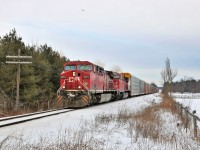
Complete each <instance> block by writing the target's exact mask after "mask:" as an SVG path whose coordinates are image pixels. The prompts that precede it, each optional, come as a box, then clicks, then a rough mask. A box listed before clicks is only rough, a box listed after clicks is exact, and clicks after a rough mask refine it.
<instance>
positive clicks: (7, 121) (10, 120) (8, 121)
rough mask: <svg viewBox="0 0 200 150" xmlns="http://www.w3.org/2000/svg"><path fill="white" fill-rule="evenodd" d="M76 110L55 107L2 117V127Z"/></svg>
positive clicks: (0, 126)
mask: <svg viewBox="0 0 200 150" xmlns="http://www.w3.org/2000/svg"><path fill="white" fill-rule="evenodd" d="M70 111H74V109H54V110H48V111H41V112H36V113H30V114H25V115H17V116H13V117H6V118H0V128H2V127H6V126H11V125H15V124H19V123H23V122H28V121H32V120H36V119H40V118H45V117H49V116H54V115H58V114H62V113H66V112H70Z"/></svg>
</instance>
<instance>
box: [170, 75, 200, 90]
mask: <svg viewBox="0 0 200 150" xmlns="http://www.w3.org/2000/svg"><path fill="white" fill-rule="evenodd" d="M173 92H180V93H184V92H190V93H200V80H195V79H193V78H184V79H181V80H180V81H177V82H174V83H173Z"/></svg>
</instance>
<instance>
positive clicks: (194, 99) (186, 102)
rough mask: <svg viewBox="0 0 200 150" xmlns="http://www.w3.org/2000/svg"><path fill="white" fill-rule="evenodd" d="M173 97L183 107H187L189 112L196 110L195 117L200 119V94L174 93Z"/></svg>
mask: <svg viewBox="0 0 200 150" xmlns="http://www.w3.org/2000/svg"><path fill="white" fill-rule="evenodd" d="M173 97H174V98H175V100H176V101H177V102H179V103H181V104H183V106H189V107H190V108H191V112H192V111H194V110H196V115H197V116H198V117H199V118H200V93H183V94H181V93H174V94H173Z"/></svg>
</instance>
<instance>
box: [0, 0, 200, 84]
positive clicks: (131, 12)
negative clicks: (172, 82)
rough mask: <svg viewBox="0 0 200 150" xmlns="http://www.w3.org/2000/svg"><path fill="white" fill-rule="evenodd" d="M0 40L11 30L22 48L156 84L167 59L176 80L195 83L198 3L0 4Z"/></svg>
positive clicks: (95, 0) (44, 0)
mask: <svg viewBox="0 0 200 150" xmlns="http://www.w3.org/2000/svg"><path fill="white" fill-rule="evenodd" d="M0 3H1V5H0V36H2V35H5V34H6V33H8V32H9V31H10V30H11V29H13V28H15V29H16V30H17V33H18V34H19V35H20V36H22V38H23V41H25V42H26V43H27V44H28V43H29V44H35V43H38V44H44V43H47V44H48V45H49V46H52V47H53V48H55V49H56V50H58V51H60V52H61V53H62V54H63V55H65V56H66V57H68V58H70V59H71V60H78V59H79V60H88V61H91V62H94V63H98V64H101V65H103V67H105V69H107V70H109V69H111V68H113V66H119V67H120V68H121V69H122V71H124V72H130V73H132V74H133V75H135V76H137V77H139V78H141V79H143V80H145V81H147V82H155V83H156V84H158V85H159V81H160V71H161V69H162V68H163V67H164V61H165V59H166V58H167V57H169V58H170V60H171V65H172V67H174V68H177V69H178V71H179V74H178V77H177V78H176V79H177V80H178V79H180V78H183V77H184V76H187V77H194V78H195V79H200V78H199V75H200V74H199V73H200V72H199V70H200V61H199V60H200V55H199V53H200V9H199V8H200V1H199V0H17V1H16V0H0Z"/></svg>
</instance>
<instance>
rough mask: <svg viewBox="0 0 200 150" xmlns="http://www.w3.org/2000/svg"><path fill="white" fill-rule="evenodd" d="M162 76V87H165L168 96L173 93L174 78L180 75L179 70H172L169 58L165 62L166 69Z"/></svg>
mask: <svg viewBox="0 0 200 150" xmlns="http://www.w3.org/2000/svg"><path fill="white" fill-rule="evenodd" d="M160 74H161V80H162V81H161V82H162V85H163V89H164V92H165V93H166V94H168V92H170V93H171V91H172V83H173V80H174V78H175V77H176V76H177V74H178V70H177V69H172V68H171V65H170V60H169V58H167V59H166V60H165V68H164V69H163V70H162V71H161V73H160Z"/></svg>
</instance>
